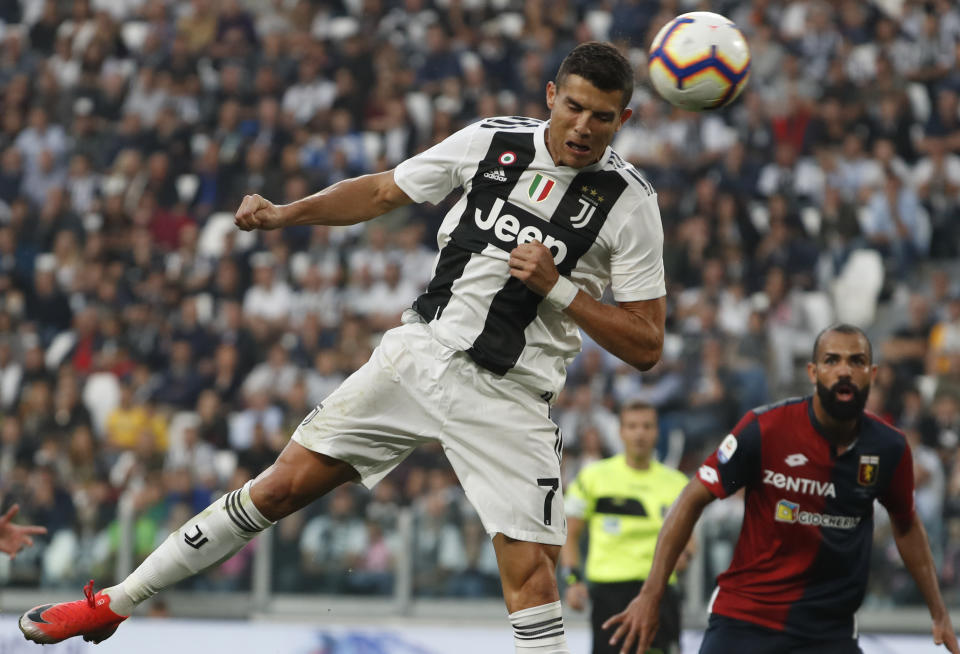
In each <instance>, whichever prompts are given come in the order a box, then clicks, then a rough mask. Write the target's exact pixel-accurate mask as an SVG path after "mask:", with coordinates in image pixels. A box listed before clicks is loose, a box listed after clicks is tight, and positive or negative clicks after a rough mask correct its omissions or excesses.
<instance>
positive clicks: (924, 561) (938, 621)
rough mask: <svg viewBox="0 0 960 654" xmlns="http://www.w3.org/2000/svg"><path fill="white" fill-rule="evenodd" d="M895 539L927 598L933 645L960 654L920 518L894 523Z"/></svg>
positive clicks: (916, 516)
mask: <svg viewBox="0 0 960 654" xmlns="http://www.w3.org/2000/svg"><path fill="white" fill-rule="evenodd" d="M891 523H892V525H893V538H894V541H895V542H896V543H897V550H899V552H900V557H901V558H902V559H903V563H904V565H905V566H907V570H909V571H910V574H911V575H912V576H913V579H914V581H916V582H917V587H918V588H919V589H920V592H921V593H922V594H923V599H924V600H925V601H926V603H927V608H928V609H929V610H930V617H932V618H933V642H935V643H936V644H937V645H943V646H944V647H946V648H947V649H948V650H949V651H950V652H951V654H960V646H958V645H957V635H956V633H955V632H954V631H953V624H951V622H950V614H949V613H948V612H947V607H946V606H945V605H944V603H943V597H942V596H941V595H940V586H939V585H938V583H937V568H936V565H935V564H934V562H933V555H932V554H931V553H930V543H929V541H927V531H926V530H925V529H924V528H923V523H922V522H920V517H919V516H918V515H917V514H916V512H914V514H913V517H912V518H910V520H908V521H907V522H905V523H898V521H896V520H892V521H891Z"/></svg>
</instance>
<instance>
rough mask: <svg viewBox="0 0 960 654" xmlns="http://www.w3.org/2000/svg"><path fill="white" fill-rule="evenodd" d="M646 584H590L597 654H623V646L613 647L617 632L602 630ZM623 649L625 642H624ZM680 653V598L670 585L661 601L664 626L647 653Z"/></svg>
mask: <svg viewBox="0 0 960 654" xmlns="http://www.w3.org/2000/svg"><path fill="white" fill-rule="evenodd" d="M641 586H643V582H642V581H624V582H620V583H613V584H594V583H591V584H590V603H591V607H592V608H591V610H590V624H591V625H592V627H593V650H592V651H593V654H620V646H617V647H614V646H613V645H611V644H610V636H611V635H613V632H614V629H613V628H611V629H607V630H606V631H605V630H604V629H603V628H602V627H601V625H603V623H604V622H606V621H607V618H609V617H611V616H613V615H616V614H617V613H620V611H622V610H624V609H625V608H627V604H629V603H630V601H631V600H632V599H633V598H634V597H636V596H637V593H639V592H640V587H641ZM620 645H621V646H622V645H623V643H620ZM678 651H680V596H679V595H678V594H677V590H676V589H675V588H674V587H673V586H667V590H666V592H665V593H664V594H663V600H662V601H661V602H660V627H659V628H658V629H657V635H656V636H655V637H654V639H653V645H652V646H651V647H650V649H648V650H647V652H649V653H651V654H673V653H674V652H678Z"/></svg>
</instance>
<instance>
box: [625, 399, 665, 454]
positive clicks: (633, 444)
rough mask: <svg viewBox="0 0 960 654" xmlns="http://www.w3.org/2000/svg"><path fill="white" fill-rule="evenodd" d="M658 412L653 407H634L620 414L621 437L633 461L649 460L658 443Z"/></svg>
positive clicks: (626, 451)
mask: <svg viewBox="0 0 960 654" xmlns="http://www.w3.org/2000/svg"><path fill="white" fill-rule="evenodd" d="M657 434H658V431H657V412H656V411H654V410H653V409H632V410H629V411H624V412H623V413H622V414H621V416H620V439H621V440H622V441H623V447H624V451H625V453H626V455H627V458H628V459H630V460H631V461H637V460H640V461H649V460H650V455H651V454H652V453H653V448H654V446H655V445H656V444H657Z"/></svg>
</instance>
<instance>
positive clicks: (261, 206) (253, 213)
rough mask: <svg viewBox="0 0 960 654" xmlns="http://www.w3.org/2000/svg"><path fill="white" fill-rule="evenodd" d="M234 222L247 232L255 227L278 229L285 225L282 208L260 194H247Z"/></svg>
mask: <svg viewBox="0 0 960 654" xmlns="http://www.w3.org/2000/svg"><path fill="white" fill-rule="evenodd" d="M233 222H234V224H236V226H237V227H239V228H240V229H242V230H243V231H245V232H249V231H250V230H253V229H277V228H278V227H283V226H284V225H283V217H282V215H281V213H280V208H279V207H278V206H277V205H275V204H274V203H273V202H270V201H269V200H267V199H266V198H264V197H262V196H260V195H256V194H254V195H245V196H243V202H241V203H240V208H239V209H237V215H236V217H234V219H233Z"/></svg>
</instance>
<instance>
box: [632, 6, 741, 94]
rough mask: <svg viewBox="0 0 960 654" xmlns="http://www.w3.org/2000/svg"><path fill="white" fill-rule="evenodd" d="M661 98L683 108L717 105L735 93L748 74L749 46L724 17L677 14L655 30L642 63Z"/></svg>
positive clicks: (698, 13) (718, 15)
mask: <svg viewBox="0 0 960 654" xmlns="http://www.w3.org/2000/svg"><path fill="white" fill-rule="evenodd" d="M647 66H648V69H649V71H650V81H651V83H652V84H653V87H654V88H655V89H657V93H659V94H660V95H661V96H662V97H663V99H664V100H666V101H667V102H669V103H670V104H672V105H674V106H677V107H680V108H681V109H687V110H689V111H703V110H705V109H717V108H718V107H723V106H725V105H728V104H730V103H731V102H733V100H734V99H735V98H736V97H737V96H738V95H740V91H742V90H743V87H744V86H745V85H746V83H747V77H749V75H750V48H749V47H747V40H746V39H745V38H744V37H743V33H742V32H741V31H740V30H739V29H737V26H736V25H734V24H733V23H732V22H731V21H730V19H729V18H726V17H724V16H721V15H720V14H714V13H711V12H709V11H694V12H690V13H688V14H681V15H680V16H677V17H676V18H674V19H673V20H671V21H670V22H669V23H667V24H666V25H664V26H663V28H662V29H661V30H660V31H659V32H658V33H657V36H656V38H654V39H653V43H652V44H651V45H650V58H649V62H648V64H647Z"/></svg>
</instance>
